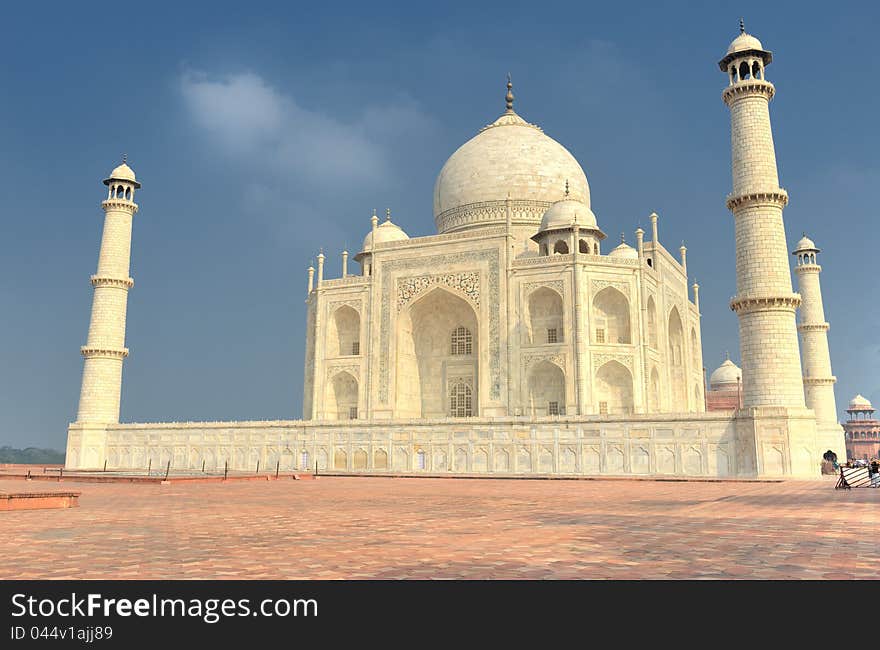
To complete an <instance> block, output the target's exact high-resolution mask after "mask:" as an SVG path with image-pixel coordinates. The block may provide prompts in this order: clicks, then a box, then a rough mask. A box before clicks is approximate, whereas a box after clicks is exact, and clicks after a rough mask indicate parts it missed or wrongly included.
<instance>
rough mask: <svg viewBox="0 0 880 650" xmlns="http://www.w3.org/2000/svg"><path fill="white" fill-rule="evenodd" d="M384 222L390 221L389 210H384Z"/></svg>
mask: <svg viewBox="0 0 880 650" xmlns="http://www.w3.org/2000/svg"><path fill="white" fill-rule="evenodd" d="M385 221H391V208H385Z"/></svg>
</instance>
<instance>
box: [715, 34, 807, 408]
mask: <svg viewBox="0 0 880 650" xmlns="http://www.w3.org/2000/svg"><path fill="white" fill-rule="evenodd" d="M772 60H773V56H772V54H771V53H770V52H769V51H767V50H765V49H764V48H763V46H762V45H761V42H760V41H759V40H758V39H757V38H755V37H754V36H751V35H750V34H747V33H746V32H745V28H744V26H743V24H742V21H740V35H739V36H738V37H737V38H736V39H735V40H734V41H733V42H732V43H731V44H730V47H729V48H728V50H727V54H726V55H725V56H724V58H723V59H721V61H719V62H718V65H719V67H720V68H721V71H722V72H724V73H726V74H727V76H728V81H729V84H728V86H727V88H725V89H724V92H723V93H722V98H723V99H724V103H725V104H727V106H728V108H729V109H730V127H731V147H732V149H733V192H732V193H731V194H730V195H729V196H728V198H727V207H728V209H729V210H730V211H731V212H733V216H734V221H735V224H736V225H735V229H736V297H735V298H734V299H733V300H732V301H731V303H730V308H731V309H732V310H733V311H735V312H736V314H737V316H738V317H739V340H740V350H741V358H742V370H743V406H744V407H745V408H750V407H759V406H776V407H791V408H801V409H803V408H804V406H805V404H804V384H803V378H802V376H801V359H800V353H799V351H798V335H797V329H796V327H795V310H796V309H797V307H798V305H799V304H800V296H798V295H797V294H795V293H793V292H792V287H791V272H790V270H789V266H788V246H787V245H786V242H785V228H784V226H783V223H782V209H783V208H784V207H785V205H786V203H788V194H787V193H786V192H785V190H783V189H782V188H781V187H779V177H778V175H777V169H776V152H775V150H774V147H773V133H772V131H771V128H770V99H771V98H772V97H773V95H774V93H775V92H776V89H775V88H774V87H773V84H771V83H770V82H769V81H767V80H766V78H765V76H764V69H765V67H766V66H767V65H768V64H769V63H770V62H771V61H772Z"/></svg>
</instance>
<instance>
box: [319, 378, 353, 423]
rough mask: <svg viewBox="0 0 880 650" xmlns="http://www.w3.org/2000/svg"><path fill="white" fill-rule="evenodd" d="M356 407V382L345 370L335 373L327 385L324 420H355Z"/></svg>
mask: <svg viewBox="0 0 880 650" xmlns="http://www.w3.org/2000/svg"><path fill="white" fill-rule="evenodd" d="M357 407H358V380H357V379H355V377H354V375H352V374H351V373H349V372H347V371H345V370H343V371H341V372H337V373H336V374H335V375H333V378H332V379H331V380H330V381H329V382H328V384H327V395H326V397H325V401H324V417H325V419H327V420H351V419H356V418H357Z"/></svg>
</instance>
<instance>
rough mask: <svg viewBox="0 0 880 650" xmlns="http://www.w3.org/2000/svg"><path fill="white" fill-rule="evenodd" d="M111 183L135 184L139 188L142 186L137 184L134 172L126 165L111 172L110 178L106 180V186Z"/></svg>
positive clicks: (123, 164)
mask: <svg viewBox="0 0 880 650" xmlns="http://www.w3.org/2000/svg"><path fill="white" fill-rule="evenodd" d="M110 181H128V182H129V183H133V184H134V186H135V187H137V188H139V187H140V186H141V184H140V183H138V182H137V178H136V177H135V175H134V170H133V169H132V168H131V167H129V166H128V165H127V164H125V163H122V164H121V165H119V166H118V167H116V168H114V169H113V171H112V172H110V176H108V177H107V178H106V179H105V180H104V185H109V184H110Z"/></svg>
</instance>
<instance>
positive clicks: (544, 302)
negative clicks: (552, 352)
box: [526, 287, 564, 344]
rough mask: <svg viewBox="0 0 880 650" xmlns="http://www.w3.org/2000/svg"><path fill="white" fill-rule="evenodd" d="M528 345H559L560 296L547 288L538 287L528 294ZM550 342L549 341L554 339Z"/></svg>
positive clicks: (561, 333) (561, 335) (560, 338)
mask: <svg viewBox="0 0 880 650" xmlns="http://www.w3.org/2000/svg"><path fill="white" fill-rule="evenodd" d="M527 305H528V311H529V315H528V320H527V322H528V328H527V331H526V333H527V335H528V341H527V342H528V343H532V344H540V343H561V342H562V341H563V340H564V337H563V331H562V314H563V310H562V296H561V295H559V293H558V292H557V291H554V290H553V289H551V288H549V287H539V288H538V289H535V290H534V291H532V292H531V293H530V294H529V297H528V300H527ZM554 338H555V341H554V340H551V339H554Z"/></svg>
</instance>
